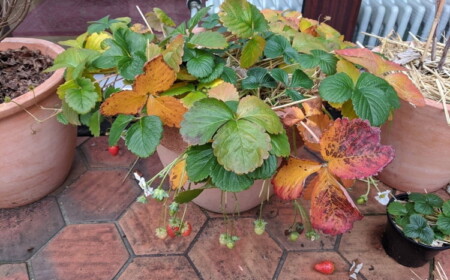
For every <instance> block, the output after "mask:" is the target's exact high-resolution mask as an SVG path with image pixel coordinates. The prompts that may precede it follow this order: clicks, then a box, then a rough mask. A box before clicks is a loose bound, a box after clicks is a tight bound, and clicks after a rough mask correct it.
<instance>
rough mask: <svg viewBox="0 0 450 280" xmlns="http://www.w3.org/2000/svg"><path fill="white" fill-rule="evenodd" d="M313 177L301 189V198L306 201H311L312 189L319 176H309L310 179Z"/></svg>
mask: <svg viewBox="0 0 450 280" xmlns="http://www.w3.org/2000/svg"><path fill="white" fill-rule="evenodd" d="M313 176H314V178H313V179H312V180H311V181H309V183H307V184H306V186H305V187H304V188H303V198H304V199H306V200H311V197H312V193H313V190H314V187H315V186H316V184H317V180H319V174H313V175H311V177H313Z"/></svg>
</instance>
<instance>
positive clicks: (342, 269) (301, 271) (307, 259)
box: [278, 252, 350, 280]
mask: <svg viewBox="0 0 450 280" xmlns="http://www.w3.org/2000/svg"><path fill="white" fill-rule="evenodd" d="M324 260H330V261H332V262H333V263H334V265H335V270H334V272H333V274H331V275H325V274H321V273H319V272H317V271H315V270H314V265H315V264H316V263H319V262H321V261H324ZM349 268H350V266H349V265H348V263H347V262H346V261H345V260H344V259H343V258H342V257H341V256H339V254H338V253H336V252H296V253H294V252H291V253H289V254H288V256H287V258H286V261H285V262H284V265H283V268H282V269H281V273H280V275H279V277H278V279H298V280H310V279H314V280H322V279H323V280H342V279H349V277H348V271H349Z"/></svg>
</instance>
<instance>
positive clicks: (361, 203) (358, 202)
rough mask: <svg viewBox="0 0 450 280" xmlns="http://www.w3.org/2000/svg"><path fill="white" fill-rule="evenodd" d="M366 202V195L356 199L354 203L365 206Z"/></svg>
mask: <svg viewBox="0 0 450 280" xmlns="http://www.w3.org/2000/svg"><path fill="white" fill-rule="evenodd" d="M366 202H367V195H361V196H360V197H358V199H357V200H356V203H357V204H359V205H363V204H366Z"/></svg>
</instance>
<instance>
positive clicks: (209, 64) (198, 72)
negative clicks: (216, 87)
mask: <svg viewBox="0 0 450 280" xmlns="http://www.w3.org/2000/svg"><path fill="white" fill-rule="evenodd" d="M213 69H214V56H213V55H211V54H209V53H207V52H202V51H196V52H194V56H193V57H192V58H191V59H189V61H188V62H187V70H188V72H189V74H191V75H194V76H195V77H197V78H204V77H206V76H208V75H210V74H211V73H212V72H213Z"/></svg>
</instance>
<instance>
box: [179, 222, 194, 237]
mask: <svg viewBox="0 0 450 280" xmlns="http://www.w3.org/2000/svg"><path fill="white" fill-rule="evenodd" d="M191 231H192V226H191V224H190V223H188V222H185V223H184V225H183V228H182V229H181V235H182V236H189V235H190V234H191Z"/></svg>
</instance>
